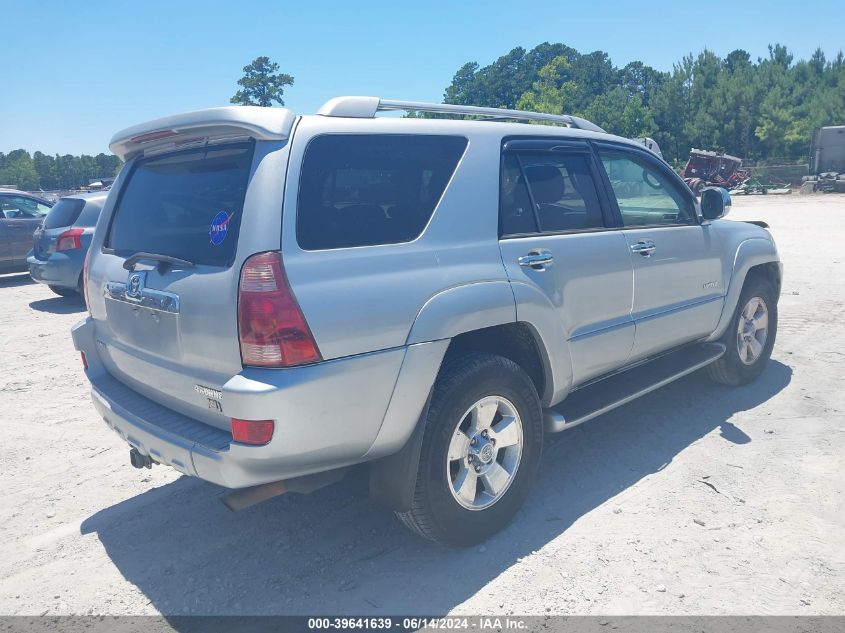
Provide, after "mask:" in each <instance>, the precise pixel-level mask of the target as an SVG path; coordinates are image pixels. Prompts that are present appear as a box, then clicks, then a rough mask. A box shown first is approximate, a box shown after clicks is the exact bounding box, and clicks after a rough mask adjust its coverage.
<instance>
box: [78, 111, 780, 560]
mask: <svg viewBox="0 0 845 633" xmlns="http://www.w3.org/2000/svg"><path fill="white" fill-rule="evenodd" d="M383 110H406V111H414V112H420V111H430V112H436V113H441V114H443V113H446V114H458V115H471V117H472V118H471V119H470V120H449V119H445V118H443V117H439V118H420V117H412V118H398V117H377V116H376V114H377V113H378V112H379V111H383ZM483 118H492V119H504V120H510V121H514V120H523V121H524V120H537V121H542V122H547V123H556V124H558V125H556V126H555V125H527V124H525V123H517V122H504V121H501V120H500V121H489V120H488V121H485V120H480V119H483ZM111 149H112V151H113V152H115V153H116V154H117V155H118V156H120V157H121V158H123V159H125V160H126V165H125V167H124V168H123V170H122V171H121V173H120V176H119V177H118V179H117V181H116V182H115V185H114V187H113V188H112V190H111V193H110V195H109V197H108V200H107V202H106V204H105V207H104V209H103V213H102V215H101V217H100V220H99V223H98V225H97V229H96V232H95V236H94V240H93V243H92V247H91V249H90V251H89V260H88V261H87V262H86V272H85V291H86V295H87V297H86V299H87V304H88V309H89V312H90V316H88V317H87V318H86V319H85V320H84V321H82V322H80V323H79V324H78V325H76V326H75V327H74V329H73V338H74V342H75V345H76V347H77V349H78V350H80V351H81V352H82V360H83V363H84V364H85V367H86V373H87V376H88V378H89V380H90V381H91V386H92V395H93V400H94V405H95V407H96V408H97V410H98V411H99V413H100V414H101V415H102V416H103V418H105V421H106V423H107V424H108V425H109V426H110V427H111V428H112V429H113V430H114V431H116V432H117V433H118V435H119V436H120V437H122V438H123V439H125V440H126V441H127V442H128V443H129V444H130V446H131V450H130V456H131V461H132V464H133V465H135V466H137V467H149V466H150V465H152V464H154V463H159V464H167V465H170V466H172V467H173V468H176V469H177V470H179V471H181V472H183V473H185V474H188V475H193V476H196V477H200V478H202V479H205V480H207V481H210V482H214V483H216V484H219V485H221V486H225V487H227V488H230V489H235V490H233V491H231V492H230V493H229V494H228V496H227V497H226V502H227V504H228V505H229V506H230V507H231V508H233V509H236V508H240V507H244V506H246V505H250V504H252V503H255V502H257V501H260V500H263V499H265V498H268V497H270V496H273V495H276V494H280V493H282V492H285V491H298V492H307V491H309V490H312V489H315V488H318V487H320V486H322V485H325V484H327V483H330V482H332V481H335V480H336V479H338V478H339V477H340V476H341V475H342V474H343V473H344V472H345V471H346V470H348V469H349V468H350V467H353V466H355V465H361V464H367V468H368V469H369V478H370V492H371V496H372V498H373V500H375V501H377V502H378V503H380V504H383V505H386V506H387V507H389V508H392V509H393V510H395V511H396V513H397V514H398V515H399V517H400V518H401V519H402V520H403V521H404V522H405V523H406V524H407V525H408V526H409V527H410V528H412V529H413V530H415V531H416V532H418V533H420V534H421V535H423V536H425V537H428V538H432V539H435V540H438V541H441V542H446V543H453V544H470V543H475V542H478V541H480V540H483V539H485V538H486V537H488V536H489V535H491V534H492V533H494V532H496V531H497V530H499V529H500V528H501V527H502V526H503V525H505V524H506V523H507V522H508V521H509V520H510V519H511V518H512V517H513V516H514V514H515V513H516V512H517V510H518V509H519V507H520V506H521V504H522V503H523V501H524V500H525V498H526V496H527V495H528V493H529V489H530V488H531V485H532V481H533V480H534V478H535V475H536V474H537V469H538V464H539V461H540V452H541V448H542V444H543V435H544V432H558V431H564V430H567V429H569V428H571V427H574V426H576V425H578V424H580V423H581V422H584V421H586V420H589V419H591V418H593V417H595V416H597V415H599V414H601V413H604V412H606V411H608V410H610V409H612V408H613V407H617V406H620V405H623V404H625V403H627V402H629V401H631V400H632V399H634V398H636V397H637V396H639V395H642V394H644V393H646V392H648V391H650V390H653V389H656V388H658V387H660V386H662V385H665V384H667V383H669V382H670V381H672V380H674V379H676V378H678V377H680V376H683V375H685V374H688V373H690V372H693V371H695V370H697V369H699V368H703V367H707V371H708V372H709V374H710V376H711V377H712V378H714V379H715V380H717V381H719V382H722V383H727V384H731V385H740V384H743V383H746V382H748V381H750V380H753V379H754V378H755V377H757V376H758V375H759V374H760V373H761V372H762V371H763V369H764V367H765V365H766V363H767V361H768V359H769V356H770V354H771V351H772V346H773V344H774V340H775V330H776V326H777V302H778V297H779V294H780V286H781V273H782V269H781V265H780V263H779V261H778V254H777V250H776V248H775V244H774V242H773V240H772V237H771V236H770V235H769V232H768V231H767V230H765V227H764V226H759V225H755V224H754V223H745V222H730V221H726V220H721V219H719V218H720V217H721V216H722V215H723V214H724V212H725V209H726V205H727V203H729V199H728V198H727V194H726V192H723V191H722V190H719V189H708V190H706V191H705V192H704V193H703V194H702V197H701V200H700V201H697V200H696V198H695V197H694V196H693V194H692V192H691V191H690V190H689V188H687V186H686V185H685V184H684V182H683V181H682V180H681V179H680V178H679V177H678V176H677V175H676V174H675V173H674V172H673V171H672V169H671V168H670V167H669V165H667V164H666V163H665V162H664V161H662V160H661V159H660V158H659V157H658V156H656V155H655V154H653V153H652V152H650V151H648V150H647V149H646V148H644V147H643V146H642V145H641V144H639V143H637V142H635V141H630V140H627V139H624V138H619V137H616V136H612V135H610V134H607V133H605V132H604V131H603V130H601V129H600V128H598V127H597V126H595V125H593V124H592V123H590V122H588V121H585V120H583V119H578V118H576V117H570V116H566V115H561V116H553V115H547V114H538V113H526V112H517V111H509V110H497V109H487V108H470V107H462V106H451V105H435V104H425V103H417V102H401V101H388V100H383V99H379V98H375V97H342V98H337V99H333V100H331V101H329V102H328V103H327V104H325V105H324V106H323V107H322V108H321V109H320V111H319V112H318V113H317V114H316V115H313V116H295V115H294V114H293V113H291V112H289V111H288V110H284V109H271V108H253V107H228V108H219V109H211V110H203V111H199V112H192V113H188V114H181V115H176V116H172V117H166V118H163V119H158V120H155V121H152V122H149V123H145V124H143V125H139V126H136V127H133V128H130V129H127V130H124V131H123V132H120V133H118V134H117V135H116V136H115V137H114V138H113V140H112V143H111ZM758 224H759V223H758Z"/></svg>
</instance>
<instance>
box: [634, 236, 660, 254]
mask: <svg viewBox="0 0 845 633" xmlns="http://www.w3.org/2000/svg"><path fill="white" fill-rule="evenodd" d="M656 250H657V246H655V245H654V242H652V241H651V240H640V241H639V242H637V243H636V244H631V252H632V253H639V254H640V255H642V256H643V257H651V255H652V253H654V251H656Z"/></svg>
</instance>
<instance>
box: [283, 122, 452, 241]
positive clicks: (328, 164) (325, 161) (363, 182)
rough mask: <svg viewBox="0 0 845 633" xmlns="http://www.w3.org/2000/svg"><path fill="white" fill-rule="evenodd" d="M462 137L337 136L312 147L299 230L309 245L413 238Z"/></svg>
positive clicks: (440, 188)
mask: <svg viewBox="0 0 845 633" xmlns="http://www.w3.org/2000/svg"><path fill="white" fill-rule="evenodd" d="M466 145H467V140H466V139H465V138H462V137H457V136H422V135H415V136H403V135H387V134H331V135H326V136H319V137H317V138H315V139H313V140H312V141H311V142H310V143H309V144H308V147H307V149H306V151H305V158H304V159H303V163H302V175H301V176H300V182H299V202H298V208H297V220H296V235H297V240H298V242H299V245H300V246H301V247H302V248H304V249H306V250H319V249H330V248H345V247H351V246H369V245H374V244H395V243H399V242H409V241H411V240H414V239H416V238H417V237H419V235H420V234H421V233H422V231H423V229H424V228H425V226H426V224H427V223H428V221H429V219H430V218H431V215H432V213H433V212H434V209H435V207H436V206H437V203H438V202H439V201H440V197H441V196H442V195H443V191H444V190H445V189H446V185H447V183H448V182H449V179H450V178H451V177H452V174H453V173H454V171H455V168H456V167H457V164H458V160H460V158H461V156H462V155H463V153H464V149H466Z"/></svg>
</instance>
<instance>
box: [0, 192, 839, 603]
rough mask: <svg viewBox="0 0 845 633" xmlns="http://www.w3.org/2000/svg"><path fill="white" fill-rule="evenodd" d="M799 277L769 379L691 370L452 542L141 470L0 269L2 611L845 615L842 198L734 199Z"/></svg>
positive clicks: (555, 460) (49, 327) (57, 314)
mask: <svg viewBox="0 0 845 633" xmlns="http://www.w3.org/2000/svg"><path fill="white" fill-rule="evenodd" d="M730 217H731V218H732V219H735V220H739V219H761V220H765V221H766V222H768V223H769V224H771V226H772V231H773V233H774V235H775V237H776V239H777V241H778V244H779V247H780V250H781V255H782V258H783V260H784V263H785V266H786V278H785V281H784V286H783V296H782V299H781V302H780V310H781V314H780V328H779V329H780V331H779V332H778V338H777V344H776V346H775V351H774V355H773V360H772V362H771V364H770V366H769V367H768V368H767V370H766V372H765V373H764V374H763V376H762V377H761V379H760V380H759V381H757V382H756V383H754V384H752V385H750V386H747V387H744V388H740V389H728V388H722V387H716V386H713V385H711V384H709V383H708V382H707V381H706V379H705V378H704V377H703V376H702V375H693V376H690V377H688V378H686V379H683V380H681V381H679V382H677V383H675V384H674V385H672V386H669V387H667V388H664V389H662V390H659V391H657V392H655V393H652V394H650V395H649V396H646V397H645V398H642V399H641V400H639V401H637V402H636V404H635V405H633V406H630V407H627V408H625V409H623V410H619V411H616V412H612V413H609V414H606V415H604V416H602V417H601V418H599V419H596V420H595V421H593V422H591V423H589V424H586V425H583V426H581V427H578V428H576V429H573V430H571V431H569V432H567V433H564V434H562V435H558V436H549V438H548V440H549V441H548V443H547V449H546V452H545V455H544V462H543V467H542V469H541V477H540V480H539V481H538V484H537V486H536V488H535V491H534V493H533V495H532V496H531V498H530V500H529V502H528V504H527V506H526V507H525V508H524V510H523V512H522V513H521V514H520V516H519V517H518V519H517V520H516V521H515V522H514V523H513V524H512V525H511V526H510V527H508V528H507V529H506V530H505V531H504V532H502V533H501V534H499V535H498V536H496V537H494V538H493V539H491V540H490V541H489V542H488V543H486V544H485V545H484V546H480V547H476V548H472V549H469V550H455V549H444V548H441V547H438V546H436V545H433V544H429V543H427V542H424V541H421V540H419V539H417V538H416V537H414V536H412V535H411V534H410V533H408V532H406V531H405V530H404V529H403V528H402V527H401V526H400V525H399V524H398V522H397V521H395V520H394V519H393V517H392V515H391V514H390V513H388V512H385V511H383V510H379V509H376V508H373V507H371V506H370V505H369V504H368V503H367V501H366V495H365V493H364V486H363V485H362V482H361V481H359V480H355V479H352V480H348V481H345V482H342V483H341V484H338V485H335V486H333V487H331V488H328V489H324V490H322V491H319V492H317V493H315V494H313V495H311V496H295V495H287V496H285V497H280V498H277V499H274V500H271V501H269V502H266V503H264V504H262V505H259V506H256V507H253V508H251V509H249V510H246V511H243V512H240V513H230V512H229V511H228V510H226V509H225V508H224V506H223V505H222V504H221V503H220V502H219V500H218V499H217V495H218V494H219V493H220V492H221V489H220V488H217V487H215V486H213V485H210V484H206V483H204V482H201V481H198V480H195V479H191V478H187V477H180V476H179V475H178V474H177V473H176V472H175V471H172V470H169V469H167V468H163V467H156V468H153V469H152V470H143V471H138V470H135V469H133V468H131V467H130V465H129V459H128V450H127V447H126V446H125V445H124V444H123V443H122V442H121V441H119V440H118V438H117V436H116V435H115V434H113V433H112V432H110V431H109V430H108V429H107V428H106V426H105V425H104V424H103V423H102V422H101V421H100V420H99V419H98V417H97V415H96V413H95V412H94V409H93V408H92V406H91V404H90V402H89V397H88V394H87V388H86V385H87V382H86V380H85V378H84V376H83V373H82V368H81V365H80V362H79V358H78V355H77V353H76V352H75V351H74V350H73V346H72V343H71V340H70V336H69V333H68V330H69V329H70V327H71V325H72V324H73V323H74V322H75V321H77V320H78V319H80V318H81V317H82V315H83V312H84V306H83V304H82V303H81V301H79V300H72V299H63V298H59V297H55V296H53V295H52V294H51V293H50V291H49V290H48V289H47V288H46V287H43V286H40V285H36V284H33V283H31V282H30V281H29V279H28V277H26V276H20V275H18V276H4V277H0V330H2V332H3V336H2V345H1V346H0V349H2V378H0V392H2V404H3V406H2V410H1V411H0V424H2V428H3V432H4V436H3V440H2V444H0V490H2V503H0V613H2V614H42V613H49V614H71V613H73V614H87V613H96V614H150V613H163V614H168V615H169V614H194V613H205V614H244V613H282V614H307V613H324V612H332V613H349V614H374V615H387V614H396V613H444V612H454V613H464V614H478V613H484V614H488V613H493V614H508V613H514V614H523V615H528V614H542V615H545V614H549V613H551V614H558V613H559V614H609V615H610V614H616V615H618V614H764V615H767V614H801V615H811V614H812V615H816V614H845V548H843V547H842V533H843V530H845V505H844V504H843V494H842V493H843V489H845V476H843V473H845V458H843V455H845V432H843V426H845V394H844V393H843V375H844V374H845V265H844V264H843V262H845V253H844V252H843V247H842V245H843V244H845V196H839V195H828V196H807V197H801V196H797V195H792V196H781V197H774V196H769V197H754V198H748V199H742V198H738V199H736V200H735V201H734V210H733V212H732V214H731V216H730Z"/></svg>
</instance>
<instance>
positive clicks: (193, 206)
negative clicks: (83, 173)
mask: <svg viewBox="0 0 845 633" xmlns="http://www.w3.org/2000/svg"><path fill="white" fill-rule="evenodd" d="M251 164H252V144H251V143H245V144H238V145H227V146H225V147H218V148H214V149H197V150H189V151H185V152H180V153H178V154H167V155H165V156H158V157H153V158H145V159H141V160H139V161H138V162H137V163H136V164H135V165H134V166H133V168H132V171H131V173H130V174H129V179H128V181H127V183H126V184H125V185H124V186H123V189H122V191H121V193H120V198H119V199H118V202H117V206H116V208H115V211H114V214H113V216H112V220H111V227H110V230H109V234H108V236H107V238H106V247H107V248H110V249H112V250H113V251H114V252H115V253H116V254H118V255H121V256H124V257H128V256H130V255H133V254H134V253H139V252H147V253H155V254H157V255H170V256H171V257H178V258H180V259H186V260H188V261H190V262H193V263H194V264H204V265H208V266H231V265H232V262H233V261H234V259H235V251H236V245H237V242H238V232H239V230H240V226H241V215H242V213H243V204H244V197H245V196H246V187H247V182H248V179H249V172H250V166H251Z"/></svg>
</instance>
